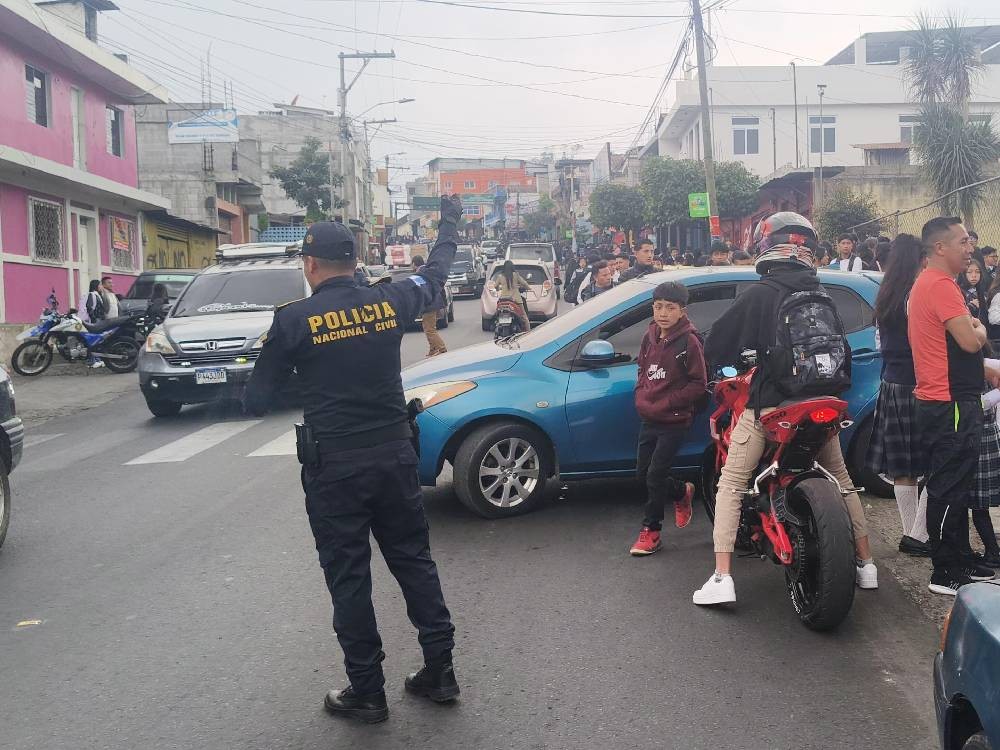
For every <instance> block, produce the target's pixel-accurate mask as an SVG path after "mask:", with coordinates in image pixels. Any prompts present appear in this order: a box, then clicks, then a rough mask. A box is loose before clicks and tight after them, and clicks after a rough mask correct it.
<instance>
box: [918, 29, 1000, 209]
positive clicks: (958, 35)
mask: <svg viewBox="0 0 1000 750" xmlns="http://www.w3.org/2000/svg"><path fill="white" fill-rule="evenodd" d="M916 24H917V28H916V29H915V30H914V31H913V32H912V35H911V40H910V58H909V59H908V60H907V62H906V75H907V77H908V78H909V82H910V88H911V90H912V92H913V95H914V97H915V98H916V100H917V101H918V102H919V103H920V115H919V117H920V123H919V126H918V127H917V128H915V133H914V138H913V143H914V146H915V150H916V154H917V157H918V159H919V162H920V167H921V171H922V172H923V175H924V179H926V180H927V182H928V183H930V185H931V186H933V188H934V189H935V191H937V192H938V193H939V194H941V195H945V194H946V193H949V192H951V191H953V190H957V189H958V188H961V187H965V186H966V185H972V184H974V183H976V182H979V181H981V180H982V179H983V178H984V176H985V167H986V166H987V165H988V164H992V163H995V162H996V160H997V159H998V158H1000V138H998V136H997V133H996V131H995V130H994V129H993V123H992V121H991V120H989V119H987V120H986V121H985V122H978V121H977V122H970V121H969V99H970V97H971V96H972V86H973V83H974V81H975V79H976V78H977V77H978V76H979V75H981V74H982V72H983V70H984V68H985V66H984V64H983V62H982V60H981V59H980V57H979V51H978V47H977V42H976V40H975V39H974V38H973V37H972V35H971V34H970V33H969V30H968V29H966V28H965V27H963V25H962V21H961V19H960V18H958V17H956V16H948V18H946V19H945V21H944V22H943V23H939V22H938V21H936V20H935V19H933V18H931V17H930V16H927V15H924V14H921V15H919V16H917V19H916ZM980 196H981V193H980V191H979V190H978V189H975V188H969V189H966V190H962V191H960V192H959V193H957V194H956V195H953V196H948V197H945V198H943V199H942V206H941V210H942V211H943V212H944V213H952V212H953V210H954V207H955V206H957V207H958V210H959V211H960V212H961V213H962V216H963V218H964V220H965V223H966V224H967V225H968V226H969V228H970V229H971V228H972V226H973V220H974V212H975V208H976V204H977V203H978V202H979V200H980Z"/></svg>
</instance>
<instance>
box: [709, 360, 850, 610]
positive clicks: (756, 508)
mask: <svg viewBox="0 0 1000 750" xmlns="http://www.w3.org/2000/svg"><path fill="white" fill-rule="evenodd" d="M744 355H745V356H744V363H745V364H747V365H748V366H750V369H749V370H747V371H746V372H744V373H743V374H738V372H737V370H736V369H735V368H731V367H727V368H723V370H722V375H723V378H724V379H722V380H721V381H719V382H718V383H716V384H714V387H713V388H712V389H713V390H714V394H715V400H716V403H717V404H718V407H717V408H716V410H715V411H714V412H713V413H712V415H711V417H710V419H709V426H710V432H711V436H712V440H713V441H714V449H712V448H710V449H709V450H708V451H707V452H706V455H705V461H704V464H703V467H702V479H703V482H702V487H703V500H704V503H705V509H706V511H707V512H708V515H709V518H711V519H712V520H713V521H714V519H715V497H716V490H717V487H718V481H719V475H720V473H721V470H722V467H723V465H724V464H725V462H726V457H727V455H728V451H729V446H730V439H731V436H732V431H733V428H734V426H735V425H736V423H737V421H738V420H739V418H740V415H741V414H742V413H743V411H744V409H746V408H747V404H748V402H749V399H750V383H751V381H752V379H753V375H754V372H755V369H756V368H755V367H753V366H752V365H755V364H756V353H754V352H744ZM847 406H848V405H847V402H846V401H843V400H841V399H839V398H814V399H810V400H808V401H802V402H800V403H796V404H792V405H791V406H787V407H781V408H778V409H776V410H775V411H773V412H770V413H769V414H766V415H765V416H763V417H761V419H760V422H761V425H762V426H763V428H764V431H765V433H766V435H767V448H766V450H765V451H764V455H763V457H762V458H761V462H760V465H759V467H758V469H757V471H756V472H755V478H754V480H753V486H752V487H751V488H750V489H748V490H747V491H746V492H745V493H744V494H743V503H742V510H741V514H740V524H739V531H738V533H737V538H736V547H737V550H742V551H746V552H749V553H750V554H755V555H759V556H760V558H761V559H762V560H763V559H770V560H771V561H772V562H774V563H775V564H777V565H779V566H781V567H782V569H783V571H784V574H785V585H786V589H787V591H788V596H789V598H790V599H791V601H792V607H793V608H794V609H795V612H796V614H798V616H799V619H800V620H801V621H802V623H803V624H805V625H806V627H809V628H811V629H813V630H832V629H833V628H836V627H837V626H838V625H839V624H840V623H841V622H842V621H843V620H844V618H845V617H846V616H847V614H848V613H849V612H850V609H851V606H852V604H853V603H854V586H855V559H854V532H853V528H852V525H851V518H850V515H849V513H848V511H847V506H846V504H845V503H844V495H846V494H847V493H848V491H850V490H852V489H853V488H848V487H841V486H840V484H839V483H838V482H837V480H836V479H835V478H834V477H833V476H832V475H831V474H830V473H829V472H827V471H826V469H824V468H823V467H822V466H820V464H819V463H818V462H817V461H816V455H817V454H818V453H819V451H820V449H821V448H822V447H823V446H824V445H825V444H826V442H827V441H828V440H831V439H835V438H836V435H837V433H839V432H840V430H841V429H844V428H846V427H849V426H850V425H851V424H852V422H851V421H849V419H848V417H847Z"/></svg>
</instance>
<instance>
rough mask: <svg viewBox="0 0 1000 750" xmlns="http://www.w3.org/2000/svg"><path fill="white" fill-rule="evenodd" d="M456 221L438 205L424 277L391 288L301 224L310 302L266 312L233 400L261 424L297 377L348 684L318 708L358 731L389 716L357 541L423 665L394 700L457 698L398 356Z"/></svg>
mask: <svg viewBox="0 0 1000 750" xmlns="http://www.w3.org/2000/svg"><path fill="white" fill-rule="evenodd" d="M461 216H462V204H461V200H460V199H459V198H458V196H451V197H450V198H448V197H442V198H441V221H440V226H439V229H438V239H437V242H436V243H435V245H434V248H433V250H432V251H431V253H430V256H429V257H428V258H427V264H426V265H425V266H424V267H423V268H422V269H421V270H420V271H419V273H417V274H416V275H414V276H410V277H409V278H406V279H404V280H402V281H399V282H393V283H391V284H376V285H374V286H368V285H367V284H366V285H363V286H359V285H358V283H357V282H356V281H355V279H354V269H355V262H356V261H355V249H354V237H353V236H352V234H351V231H350V230H349V229H348V228H347V227H345V226H344V225H343V224H341V223H339V222H325V221H324V222H318V223H316V224H313V225H312V226H311V227H310V228H309V230H308V231H307V232H306V236H305V238H304V240H303V242H302V255H303V256H304V257H303V270H304V272H305V277H306V281H307V282H308V283H309V286H310V287H311V288H312V292H313V293H312V296H310V297H308V298H306V299H303V300H299V301H298V302H292V303H290V304H288V305H285V306H284V307H281V308H279V309H278V310H277V311H275V315H274V323H273V324H272V326H271V329H270V331H269V332H268V334H267V337H266V339H265V343H264V345H263V349H262V350H261V353H260V358H259V359H258V360H257V362H256V365H255V367H254V370H253V375H252V377H251V378H250V381H249V383H248V384H247V388H246V392H245V394H244V399H243V403H244V408H245V409H246V411H247V412H249V413H251V414H255V415H260V414H263V413H265V412H266V411H267V409H268V406H269V404H270V403H271V401H272V400H273V397H274V396H275V394H276V392H277V391H278V390H279V389H280V388H281V386H282V385H283V384H284V383H285V381H286V380H287V379H288V377H289V375H291V373H292V370H293V369H294V370H296V372H297V373H298V379H299V381H300V387H299V390H300V392H301V393H302V396H303V398H304V401H305V420H304V424H303V425H296V431H297V433H298V451H299V460H300V461H301V462H302V464H303V468H302V486H303V489H304V490H305V493H306V513H307V514H308V516H309V524H310V526H311V527H312V531H313V536H314V537H315V538H316V549H317V551H318V552H319V563H320V566H321V567H322V568H323V573H324V574H325V576H326V583H327V587H328V588H329V589H330V594H331V596H332V598H333V627H334V630H335V631H336V633H337V639H338V640H339V641H340V645H341V648H342V649H343V651H344V663H345V665H346V667H347V676H348V678H349V680H350V686H349V687H347V688H345V689H344V690H339V691H336V690H331V691H330V692H329V693H328V694H327V695H326V699H325V701H324V704H325V706H326V708H327V710H328V711H330V712H331V713H334V714H338V715H346V716H351V717H354V718H357V719H361V720H362V721H365V722H369V723H374V722H379V721H384V720H385V719H386V718H388V716H389V709H388V707H387V706H386V699H385V691H384V689H383V686H384V684H385V680H384V678H383V675H382V664H381V663H382V660H383V659H384V658H385V654H384V653H383V652H382V640H381V638H380V637H379V632H378V628H377V627H376V624H375V611H374V608H373V607H372V601H371V588H372V580H371V569H370V561H371V547H370V545H369V541H368V539H369V532H371V534H373V535H374V536H375V539H376V541H377V542H378V544H379V548H380V549H381V551H382V556H383V557H384V558H385V562H386V564H387V565H388V567H389V570H390V571H391V572H392V574H393V576H395V578H396V580H397V581H398V582H399V585H400V588H401V589H402V591H403V597H404V598H405V600H406V609H407V614H408V615H409V618H410V621H411V622H412V623H413V624H414V626H416V628H417V632H418V637H419V641H420V645H421V647H422V649H423V652H424V666H423V667H422V668H421V669H420V671H418V672H416V673H414V674H411V675H410V676H409V677H407V678H406V683H405V684H406V689H407V690H408V691H410V692H412V693H415V694H418V695H422V696H425V697H428V698H430V699H431V700H434V701H438V702H445V701H450V700H454V699H455V698H456V697H457V696H458V694H459V687H458V682H457V681H456V679H455V671H454V669H453V667H452V657H451V652H452V648H453V647H454V644H455V640H454V633H455V628H454V626H453V625H452V622H451V615H450V614H449V612H448V608H447V607H446V606H445V603H444V595H443V594H442V593H441V583H440V581H439V580H438V572H437V567H436V566H435V564H434V561H433V559H431V551H430V543H429V539H428V532H427V519H426V518H425V516H424V507H423V497H422V494H421V490H420V482H419V480H418V478H417V454H416V452H415V450H414V445H413V442H412V441H411V438H412V437H413V433H412V428H411V426H410V418H409V416H408V411H407V405H406V404H405V403H404V401H403V386H402V381H401V378H400V354H399V347H400V343H401V340H402V338H403V332H404V331H405V329H406V325H407V323H409V322H410V321H412V320H413V319H414V318H416V317H417V315H419V314H420V312H421V311H423V310H424V308H426V307H427V306H428V305H429V304H430V303H431V302H432V301H433V300H434V298H435V296H436V295H437V294H438V293H440V292H441V291H442V289H443V287H444V284H445V281H446V280H447V277H448V268H449V267H450V266H451V262H452V259H453V258H454V257H455V250H456V248H457V241H458V232H457V225H458V221H459V218H460V217H461Z"/></svg>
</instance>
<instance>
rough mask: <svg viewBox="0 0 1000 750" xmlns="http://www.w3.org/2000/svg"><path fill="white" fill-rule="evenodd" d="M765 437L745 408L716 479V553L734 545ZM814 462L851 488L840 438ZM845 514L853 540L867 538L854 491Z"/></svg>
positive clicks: (766, 411)
mask: <svg viewBox="0 0 1000 750" xmlns="http://www.w3.org/2000/svg"><path fill="white" fill-rule="evenodd" d="M772 411H774V408H769V409H761V415H762V416H763V415H764V414H767V413H769V412H772ZM765 445H766V436H765V434H764V428H763V427H762V426H761V424H760V422H758V421H757V420H756V418H755V417H754V412H753V410H752V409H749V408H748V409H747V410H746V411H744V412H743V414H742V415H741V416H740V421H739V422H737V423H736V427H735V428H733V434H732V441H731V443H730V446H729V457H728V459H727V460H726V465H725V466H723V467H722V475H721V476H720V477H719V489H718V491H717V492H716V493H715V530H714V531H713V533H712V538H713V540H714V542H715V551H716V552H732V551H733V548H734V547H735V545H736V530H737V528H738V527H739V524H740V508H741V507H742V500H743V494H742V493H743V492H745V491H746V489H747V488H748V486H749V485H750V480H751V479H752V478H753V476H754V473H755V472H756V471H757V466H758V464H759V462H760V457H761V456H762V455H764V448H765ZM816 460H817V461H818V462H819V464H820V466H822V467H823V468H824V469H826V470H827V471H829V472H830V473H831V474H832V475H833V476H835V477H836V478H837V481H838V482H840V486H841V487H843V488H844V489H849V488H852V487H854V482H853V481H852V480H851V475H850V474H848V473H847V466H846V465H845V464H844V456H843V455H842V454H841V452H840V439H839V438H836V437H835V438H833V439H832V440H830V442H828V443H827V444H826V445H825V446H823V448H822V449H821V450H820V452H819V455H817V456H816ZM844 501H845V502H846V503H847V512H848V513H850V515H851V524H852V525H853V526H854V538H855V539H860V538H862V537H865V536H868V528H867V526H866V525H865V512H864V510H863V509H862V507H861V498H860V497H858V493H857V492H852V493H850V494H849V495H847V496H846V497H845V498H844Z"/></svg>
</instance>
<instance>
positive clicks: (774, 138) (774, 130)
mask: <svg viewBox="0 0 1000 750" xmlns="http://www.w3.org/2000/svg"><path fill="white" fill-rule="evenodd" d="M771 153H772V154H773V155H774V169H773V171H775V172H777V171H778V126H777V123H775V121H774V107H771Z"/></svg>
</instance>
